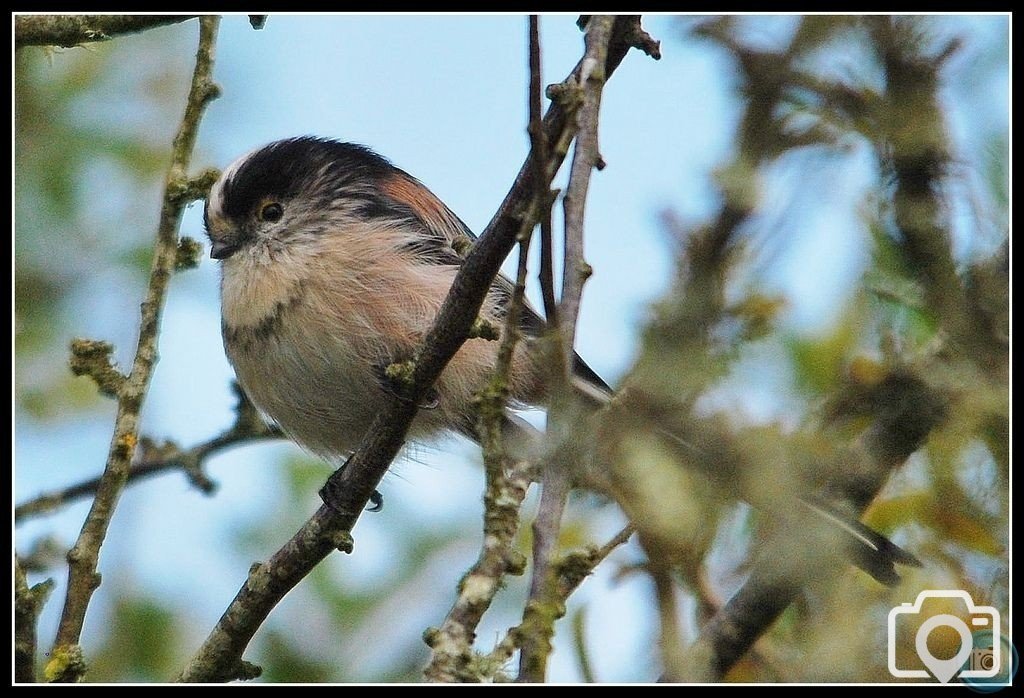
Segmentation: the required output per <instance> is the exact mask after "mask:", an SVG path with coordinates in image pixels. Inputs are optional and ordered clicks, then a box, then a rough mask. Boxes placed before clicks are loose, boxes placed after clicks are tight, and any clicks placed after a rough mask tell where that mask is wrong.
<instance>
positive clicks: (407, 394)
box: [178, 17, 638, 682]
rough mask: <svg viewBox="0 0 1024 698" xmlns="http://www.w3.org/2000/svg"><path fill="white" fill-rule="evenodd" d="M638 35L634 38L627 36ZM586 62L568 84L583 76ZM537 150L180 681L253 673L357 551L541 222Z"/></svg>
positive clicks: (566, 125)
mask: <svg viewBox="0 0 1024 698" xmlns="http://www.w3.org/2000/svg"><path fill="white" fill-rule="evenodd" d="M621 19H622V20H623V22H622V26H623V35H622V36H619V37H618V40H617V41H616V42H615V43H614V44H613V46H614V50H610V51H609V54H608V60H607V63H606V74H610V73H611V72H612V71H613V70H614V69H615V67H617V66H618V65H619V63H620V62H621V61H622V59H623V58H624V57H625V55H626V53H627V52H628V51H629V49H630V48H631V47H632V46H633V45H634V43H635V39H634V36H635V30H636V26H637V25H638V20H637V19H636V18H635V17H633V18H621ZM627 31H629V32H630V34H629V36H627V35H626V33H625V32H627ZM580 70H581V67H580V66H579V65H577V67H576V68H575V69H574V71H573V73H572V76H570V78H569V79H568V80H573V79H576V80H578V77H577V76H578V75H579V72H580ZM570 113H571V111H570V110H567V109H566V108H565V107H564V106H563V105H561V104H559V103H555V104H553V105H552V107H551V108H550V109H549V110H548V113H547V115H546V116H545V118H544V128H545V130H546V131H547V135H548V143H549V144H550V145H551V150H550V151H549V153H548V162H546V163H545V170H544V177H545V180H546V182H547V186H550V181H551V179H552V178H553V177H554V174H555V172H556V171H557V169H558V167H559V166H560V165H561V163H562V160H563V159H564V157H565V155H566V152H567V151H568V147H569V143H570V141H571V140H572V138H573V137H574V136H575V133H576V127H575V124H574V122H573V121H572V120H571V119H569V116H570ZM536 157H537V156H536V154H534V153H531V154H530V156H529V157H528V158H527V160H526V162H525V163H524V164H523V166H522V168H521V169H520V171H519V174H518V175H517V176H516V180H515V182H514V183H513V185H512V188H511V189H510V191H509V193H508V194H507V195H506V196H505V199H504V201H503V202H502V204H501V206H500V207H499V209H498V211H497V212H496V213H495V216H494V218H493V219H492V220H491V222H490V223H489V224H488V226H487V228H486V229H485V230H484V232H483V234H481V236H480V238H479V240H477V242H476V244H475V245H474V246H473V248H472V249H471V250H470V251H469V253H468V255H467V256H466V259H465V261H464V263H463V265H462V267H461V268H460V270H459V272H458V274H457V275H456V277H455V279H454V281H453V283H452V287H451V289H450V291H449V293H448V296H447V298H446V299H445V302H444V304H443V305H442V307H441V310H440V312H439V313H438V316H437V318H436V319H435V321H434V324H433V326H432V327H431V329H430V331H429V332H428V333H427V335H426V337H425V338H424V340H423V344H422V345H421V349H420V351H419V353H418V355H417V356H416V359H415V368H414V370H413V372H412V376H411V378H410V380H409V381H408V383H407V384H406V385H405V386H403V390H404V395H395V396H392V399H391V400H390V401H389V403H388V405H387V407H386V408H385V409H384V410H383V411H382V412H381V413H380V414H378V415H377V417H376V418H375V419H374V422H373V424H372V425H371V427H370V429H369V430H368V432H367V436H366V438H365V439H364V441H363V443H362V444H361V445H360V447H359V448H358V449H357V450H356V452H355V453H354V454H353V456H352V458H350V459H349V461H348V463H347V464H346V465H345V467H344V468H343V469H341V470H339V471H338V472H336V473H335V474H334V475H332V476H331V479H330V480H329V481H328V483H327V485H325V488H324V495H325V499H326V500H327V501H330V504H329V505H328V504H325V505H324V506H321V507H320V509H319V510H317V512H316V513H315V514H313V516H312V517H311V518H310V519H309V521H307V522H306V523H305V524H304V525H303V526H302V527H301V528H300V529H299V531H298V532H297V533H296V534H295V535H294V536H293V537H292V539H291V540H290V541H289V542H288V543H286V544H285V545H284V547H282V548H281V549H280V550H278V551H277V553H275V554H274V555H273V556H272V557H271V559H270V560H269V561H268V562H267V563H265V564H260V565H255V566H254V567H253V569H252V570H251V572H250V576H249V579H248V580H247V581H246V582H245V584H244V585H243V586H242V588H241V589H240V590H239V592H238V594H236V596H235V598H234V599H233V600H232V601H231V603H230V604H229V606H228V608H227V610H226V611H225V612H224V614H223V615H222V616H221V619H220V621H218V623H217V625H216V626H215V627H214V629H213V630H212V631H211V633H210V635H209V636H208V637H207V639H206V641H205V642H204V643H203V645H202V646H201V647H200V648H199V650H198V651H197V652H196V654H195V655H194V656H193V658H192V659H191V660H190V661H189V663H188V664H187V665H186V667H185V668H184V669H183V670H182V672H181V674H180V675H179V676H178V680H179V681H186V682H189V681H191V682H198V681H203V682H208V681H223V680H229V679H232V678H238V677H240V676H244V677H251V676H252V675H253V671H252V668H251V665H246V664H244V663H243V662H242V659H241V657H242V653H243V652H244V651H245V648H246V647H247V646H248V644H249V641H250V640H251V639H252V637H253V635H254V634H255V633H256V631H257V629H258V628H259V626H260V625H261V624H262V622H263V621H264V620H265V619H266V617H267V616H268V615H269V613H270V611H271V610H272V609H273V608H274V606H275V605H276V604H277V603H278V601H280V600H281V598H282V597H283V596H284V595H285V594H286V593H287V592H288V591H289V590H290V589H291V588H292V587H294V586H295V585H296V584H298V582H299V581H300V580H301V579H302V578H303V577H304V576H305V575H306V574H308V573H309V572H310V571H311V570H312V569H313V568H314V567H315V566H316V565H317V564H318V563H319V562H320V561H321V560H323V558H324V557H326V556H327V555H328V554H329V553H330V552H331V551H332V550H334V549H336V548H338V547H339V546H343V547H348V546H349V545H350V541H351V538H350V536H349V535H348V531H350V530H351V528H352V527H353V526H354V525H355V523H356V521H357V520H358V519H359V516H360V515H361V513H362V511H363V509H364V508H365V506H366V503H367V502H368V501H369V500H370V497H371V496H372V494H373V492H374V490H375V488H376V487H377V484H378V483H379V482H380V479H381V478H382V477H383V476H384V473H385V472H386V471H387V468H388V466H389V465H390V463H391V461H392V460H393V459H394V457H395V456H396V455H397V454H398V451H399V449H400V448H401V446H402V443H403V441H404V439H405V434H406V432H407V430H408V427H409V424H410V423H411V422H412V419H413V417H414V416H415V415H416V411H417V405H419V404H421V403H422V397H423V395H424V394H425V393H426V392H427V390H429V389H430V387H431V385H432V384H433V382H434V381H435V380H436V378H437V376H438V375H440V373H441V371H442V370H443V369H444V366H445V365H446V364H447V362H448V361H449V360H450V359H451V357H452V356H454V355H455V352H456V351H458V349H459V348H460V347H461V345H462V343H463V342H464V341H465V338H466V336H467V334H468V333H469V330H470V329H471V328H472V326H473V323H474V321H475V320H476V318H477V316H478V314H479V311H480V307H481V305H482V304H483V301H484V298H485V297H486V295H487V293H488V291H489V290H490V287H491V284H492V282H493V279H494V277H495V276H496V275H497V273H498V271H499V269H500V267H501V263H502V261H503V260H504V259H505V257H506V256H507V255H508V253H509V252H510V251H511V249H512V246H513V245H514V244H515V242H516V236H517V235H518V233H519V231H520V230H521V229H523V226H524V225H525V224H529V225H530V226H531V227H532V225H535V224H536V221H537V218H538V216H539V213H538V211H539V204H538V202H537V196H536V186H535V181H534V177H533V173H534V171H535V169H534V168H535V167H536V165H535V158H536Z"/></svg>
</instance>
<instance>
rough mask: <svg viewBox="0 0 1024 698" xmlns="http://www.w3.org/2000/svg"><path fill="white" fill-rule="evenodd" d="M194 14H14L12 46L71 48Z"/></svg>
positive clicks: (179, 19)
mask: <svg viewBox="0 0 1024 698" xmlns="http://www.w3.org/2000/svg"><path fill="white" fill-rule="evenodd" d="M195 16H196V15H18V16H16V17H15V18H14V47H15V48H21V47H22V46H63V47H65V48H71V47H73V46H79V45H81V44H87V43H90V42H94V41H107V40H109V39H112V38H114V37H115V36H119V35H121V34H134V33H135V32H141V31H145V30H146V29H152V28H154V27H162V26H165V25H168V24H177V23H178V22H185V21H187V20H190V19H192V18H193V17H195Z"/></svg>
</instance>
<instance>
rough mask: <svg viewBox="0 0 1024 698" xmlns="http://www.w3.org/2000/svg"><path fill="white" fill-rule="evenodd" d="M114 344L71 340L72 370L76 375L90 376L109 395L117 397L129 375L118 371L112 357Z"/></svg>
mask: <svg viewBox="0 0 1024 698" xmlns="http://www.w3.org/2000/svg"><path fill="white" fill-rule="evenodd" d="M113 352H114V345H113V344H111V343H110V342H103V341H98V340H94V339H73V340H71V372H72V373H73V374H75V375H76V376H89V377H90V378H92V379H93V381H95V382H96V387H97V388H99V391H100V392H101V393H102V394H104V395H106V396H107V397H113V398H116V397H117V393H118V391H119V390H120V389H121V386H122V385H124V382H125V380H127V377H126V376H125V375H124V374H123V373H121V372H120V371H118V370H117V369H116V368H115V367H114V364H113V362H112V361H111V359H110V355H111V354H112V353H113Z"/></svg>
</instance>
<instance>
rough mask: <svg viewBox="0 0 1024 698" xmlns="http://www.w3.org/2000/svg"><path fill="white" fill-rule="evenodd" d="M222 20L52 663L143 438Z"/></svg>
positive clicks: (203, 30)
mask: <svg viewBox="0 0 1024 698" xmlns="http://www.w3.org/2000/svg"><path fill="white" fill-rule="evenodd" d="M219 23H220V19H219V18H218V17H203V18H202V20H201V21H200V32H199V49H198V51H197V53H196V67H195V72H194V73H193V76H192V86H191V89H190V90H189V96H188V102H187V105H186V107H185V115H184V117H183V119H182V122H181V126H180V127H179V129H178V133H177V135H176V136H175V139H174V144H173V148H172V155H171V167H170V170H169V172H168V174H167V181H166V184H165V188H164V203H163V208H162V210H161V214H160V223H159V226H158V229H157V236H156V245H155V249H154V254H153V266H152V271H151V272H150V279H149V289H148V291H147V293H146V299H145V301H144V302H143V304H142V318H141V322H140V326H139V341H138V348H137V350H136V353H135V359H134V361H133V364H132V369H131V373H130V374H129V375H128V376H127V379H126V380H125V382H124V384H123V385H122V386H121V388H120V390H119V391H118V407H117V417H116V420H115V423H114V434H113V438H112V440H111V446H110V452H109V455H108V457H107V463H106V466H105V468H104V471H103V476H102V477H101V479H100V483H99V486H98V488H97V490H96V498H95V499H94V500H93V503H92V507H91V508H90V510H89V514H88V516H87V517H86V519H85V523H84V525H83V526H82V531H81V533H80V534H79V536H78V539H77V540H76V541H75V545H74V547H72V549H71V551H70V552H69V553H68V566H69V577H68V589H67V595H66V597H65V601H64V609H63V612H62V614H61V619H60V625H59V627H58V630H57V638H56V642H55V644H54V657H53V659H52V660H51V662H54V661H58V657H66V656H69V655H71V654H74V653H73V649H74V648H75V647H77V646H78V643H79V638H80V637H81V634H82V625H83V623H84V621H85V614H86V611H87V609H88V607H89V602H90V600H91V599H92V595H93V592H94V591H95V590H96V588H97V587H98V586H99V583H100V578H99V574H98V573H97V572H96V568H97V563H98V560H99V552H100V547H101V546H102V544H103V539H104V538H105V537H106V533H107V528H108V526H109V524H110V519H111V517H112V516H113V513H114V508H115V506H116V505H117V500H118V498H119V496H120V494H121V491H122V490H123V489H124V485H125V482H126V481H127V478H128V473H129V471H130V470H131V462H132V457H133V455H134V453H135V447H136V445H137V444H138V420H139V412H140V411H141V409H142V404H143V401H144V399H145V396H146V393H147V391H148V388H149V381H150V377H151V376H152V373H153V367H154V365H155V364H156V360H157V338H158V336H159V330H160V318H161V314H162V310H163V306H164V300H165V297H166V293H167V286H168V284H169V282H170V278H171V275H172V273H173V271H174V264H175V260H176V258H177V247H178V226H179V225H180V222H181V216H182V212H183V211H184V209H185V206H186V205H187V204H188V203H189V199H190V197H189V196H188V195H187V193H188V192H189V191H190V186H189V180H188V176H187V172H188V165H189V161H190V159H191V156H192V149H193V146H194V144H195V140H196V134H197V132H198V128H199V121H200V117H201V116H202V113H203V110H204V108H205V107H206V105H207V104H209V102H210V100H212V99H213V98H215V97H216V96H217V94H218V88H217V87H216V85H214V83H213V81H212V69H213V50H214V45H215V43H216V36H217V27H218V25H219ZM76 666H77V665H76ZM55 669H58V670H55V671H49V672H48V674H50V675H53V676H56V677H58V680H61V681H76V680H78V679H79V678H80V677H81V674H80V673H79V671H77V670H74V671H60V670H59V669H60V667H55Z"/></svg>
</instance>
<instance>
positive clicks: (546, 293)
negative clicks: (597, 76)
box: [529, 15, 558, 327]
mask: <svg viewBox="0 0 1024 698" xmlns="http://www.w3.org/2000/svg"><path fill="white" fill-rule="evenodd" d="M543 84H544V79H543V74H542V73H541V61H540V19H539V18H538V17H537V15H530V128H529V131H530V145H531V147H532V148H533V152H535V153H537V154H538V155H539V157H538V158H537V163H538V164H539V163H541V162H546V161H547V152H548V142H547V134H545V132H544V128H543V125H542V122H541V114H542V111H541V109H542V106H541V97H542V96H543V95H542V93H541V85H543ZM543 175H544V173H543V172H542V171H541V170H540V169H539V168H538V169H537V171H536V172H535V173H534V177H535V180H536V182H537V187H538V191H540V185H541V183H542V182H543V181H544V177H543ZM544 193H547V192H546V191H545V192H544ZM551 235H552V230H551V206H550V205H548V206H545V207H544V211H543V213H542V215H541V218H540V270H539V272H538V276H539V278H540V291H541V297H542V298H543V300H544V317H545V319H546V320H547V324H548V327H557V326H558V309H557V306H556V302H555V270H554V261H553V260H554V253H553V252H552V238H551Z"/></svg>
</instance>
